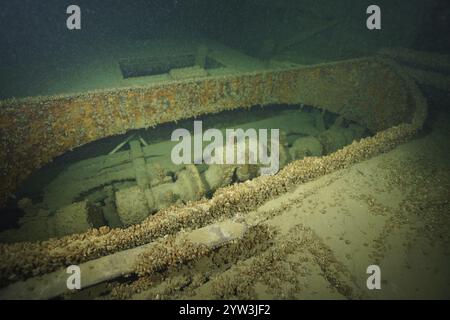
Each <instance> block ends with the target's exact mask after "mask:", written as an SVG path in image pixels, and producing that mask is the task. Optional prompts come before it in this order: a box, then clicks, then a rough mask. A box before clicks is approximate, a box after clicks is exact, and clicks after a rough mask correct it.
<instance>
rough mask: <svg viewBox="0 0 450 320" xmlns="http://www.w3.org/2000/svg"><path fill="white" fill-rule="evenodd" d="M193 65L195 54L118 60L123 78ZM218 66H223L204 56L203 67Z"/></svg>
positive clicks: (150, 74) (159, 73)
mask: <svg viewBox="0 0 450 320" xmlns="http://www.w3.org/2000/svg"><path fill="white" fill-rule="evenodd" d="M195 65H196V56H195V54H185V55H174V56H161V57H149V58H138V59H124V60H121V61H120V62H119V67H120V71H121V72H122V76H123V77H124V79H127V78H135V77H143V76H154V75H161V74H164V73H168V72H170V70H172V69H180V68H188V67H193V66H195ZM220 67H223V64H221V63H220V62H218V61H216V60H214V59H212V58H211V57H206V59H205V69H216V68H220Z"/></svg>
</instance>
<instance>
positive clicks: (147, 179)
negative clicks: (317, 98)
mask: <svg viewBox="0 0 450 320" xmlns="http://www.w3.org/2000/svg"><path fill="white" fill-rule="evenodd" d="M236 119H239V120H236ZM195 120H202V122H203V123H204V126H205V128H204V129H205V130H206V129H208V128H211V127H217V128H218V129H220V130H222V132H224V136H225V130H226V128H232V129H238V128H241V129H243V130H244V131H245V130H247V129H255V130H259V129H269V130H270V129H279V130H280V144H279V153H280V163H279V167H280V168H282V167H284V166H285V165H287V164H288V163H290V162H292V161H294V160H300V159H303V158H305V157H312V156H314V157H320V156H323V155H326V154H330V153H332V152H334V151H336V150H338V149H341V148H342V147H344V146H345V145H348V144H350V143H351V142H353V141H354V140H359V139H361V138H363V137H366V136H368V135H369V134H370V131H369V130H368V129H367V128H365V127H364V126H362V125H360V124H357V123H355V122H353V121H349V120H346V119H345V118H344V117H342V116H339V115H337V114H333V113H330V112H327V111H325V110H320V109H317V108H313V107H308V106H304V105H297V106H268V107H264V108H261V107H258V106H257V107H253V108H251V109H248V110H236V111H226V112H222V113H219V114H217V115H212V116H206V117H202V118H199V119H195ZM193 121H194V119H189V120H185V121H182V122H180V123H178V124H169V125H163V126H159V127H157V128H155V129H147V130H135V131H131V132H128V133H127V134H125V135H121V136H117V137H114V138H106V139H102V140H100V141H96V142H93V143H91V144H88V145H86V146H83V147H81V148H78V149H77V150H74V151H72V152H69V153H68V154H65V155H63V156H61V157H59V158H57V159H55V160H54V161H53V162H52V163H51V164H50V165H48V166H46V167H44V168H43V169H41V170H39V171H37V172H35V173H34V174H33V175H32V176H31V177H30V178H29V179H28V180H27V181H26V182H25V183H24V184H23V186H22V187H21V188H20V189H19V191H18V192H17V195H16V199H17V201H16V203H14V205H15V208H14V210H11V209H10V210H11V211H10V212H13V213H14V214H15V216H16V221H15V228H9V229H7V230H3V231H2V232H1V233H0V240H1V241H2V242H18V241H36V240H46V239H49V238H52V237H62V236H65V235H70V234H75V233H83V232H86V231H88V230H89V229H92V228H100V227H109V228H125V227H129V226H131V225H134V224H138V223H141V222H142V221H143V220H144V219H146V218H147V217H148V216H150V215H152V214H154V213H156V212H157V211H158V210H160V209H163V208H167V207H169V206H170V205H173V204H177V205H182V204H185V203H187V202H188V201H195V200H199V199H201V198H204V197H206V198H210V197H211V196H212V195H213V194H214V192H215V191H216V190H218V189H219V188H221V187H225V186H228V185H231V184H234V183H240V182H245V181H248V180H250V179H253V178H255V177H257V176H258V175H260V170H259V169H260V168H259V165H256V164H245V165H242V164H236V165H231V164H226V165H219V164H217V165H207V164H196V165H194V164H192V165H177V164H174V163H173V162H172V161H171V150H172V148H173V147H174V146H175V144H176V142H173V141H170V139H171V131H173V130H175V129H176V128H187V129H189V130H192V126H193ZM245 144H246V145H245V146H244V147H246V148H247V151H248V148H249V146H250V141H248V140H247V141H246V142H245ZM247 161H248V158H247Z"/></svg>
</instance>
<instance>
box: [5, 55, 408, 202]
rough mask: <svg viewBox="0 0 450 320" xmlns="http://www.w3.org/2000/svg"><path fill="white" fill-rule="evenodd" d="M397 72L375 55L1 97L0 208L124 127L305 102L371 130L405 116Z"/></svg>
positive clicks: (404, 95)
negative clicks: (34, 180) (55, 162)
mask: <svg viewBox="0 0 450 320" xmlns="http://www.w3.org/2000/svg"><path fill="white" fill-rule="evenodd" d="M409 102H410V97H409V93H408V92H407V90H405V88H404V83H403V80H402V78H401V77H399V76H398V74H397V73H396V72H395V71H394V70H392V68H391V67H390V66H389V65H388V64H385V63H384V62H383V61H382V60H380V59H376V58H366V59H358V60H349V61H343V62H338V63H332V64H324V65H316V66H309V67H299V68H294V69H286V70H273V71H266V72H259V73H246V74H238V75H233V76H221V77H206V78H203V79H198V80H186V81H171V82H167V83H163V84H158V85H151V86H144V87H133V88H128V89H116V90H108V91H95V92H88V93H83V94H79V95H68V96H53V97H36V98H26V99H21V100H5V101H1V102H0V143H1V149H0V179H1V186H0V207H2V206H4V205H5V203H6V200H7V198H8V197H9V196H10V195H12V194H13V193H14V192H15V190H16V189H17V187H18V186H19V185H20V184H21V183H22V182H23V181H24V180H25V178H26V177H27V176H28V175H29V174H31V173H32V172H33V171H35V170H37V169H39V168H41V167H42V166H43V165H45V164H47V163H48V162H50V161H51V160H52V159H53V158H55V157H57V156H59V155H61V154H63V153H64V152H66V151H68V150H71V149H73V148H75V147H78V146H81V145H84V144H86V143H89V142H92V141H95V140H97V139H100V138H104V137H107V136H111V135H117V134H122V133H125V132H126V131H127V130H131V129H139V128H148V127H152V126H156V125H158V124H161V123H165V122H170V121H176V120H180V119H186V118H190V117H194V116H199V115H203V114H208V113H216V112H219V111H223V110H231V109H235V108H240V107H251V106H254V105H268V104H298V103H304V104H308V105H312V106H319V107H321V108H324V109H327V110H329V111H331V112H336V113H340V114H342V115H344V116H345V117H347V118H348V119H351V120H355V121H357V122H360V123H362V124H365V125H367V127H368V128H369V129H371V130H373V131H378V130H382V129H386V128H388V127H391V126H393V125H396V124H399V123H401V122H404V121H405V120H408V117H409V115H410V114H411V113H412V110H410V108H411V107H410V104H409Z"/></svg>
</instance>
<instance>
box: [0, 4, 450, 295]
mask: <svg viewBox="0 0 450 320" xmlns="http://www.w3.org/2000/svg"><path fill="white" fill-rule="evenodd" d="M131 2H133V1H131ZM193 2H194V3H195V4H187V2H184V1H179V3H178V2H176V3H175V4H174V5H173V4H170V5H169V4H159V2H158V1H156V3H158V5H156V4H154V6H155V7H151V8H147V7H146V9H145V10H147V11H145V10H144V9H143V7H142V6H144V7H145V5H143V4H142V3H141V2H139V1H137V3H138V4H135V5H130V7H134V9H130V10H124V12H122V13H121V14H119V13H116V12H115V11H114V10H113V9H112V8H113V7H114V5H117V6H119V8H120V5H119V4H114V5H113V6H111V7H109V8H105V7H102V5H100V7H95V6H94V7H92V8H91V6H90V5H89V4H88V3H87V2H86V3H84V1H80V3H81V4H80V7H81V8H82V9H83V6H85V7H86V8H89V10H87V11H86V12H87V13H86V18H83V19H86V20H87V21H88V22H87V27H86V28H87V29H88V30H87V31H85V30H83V29H82V30H81V31H80V35H78V36H77V35H74V34H72V35H66V34H65V33H64V36H61V37H62V38H61V39H58V40H54V41H55V42H54V43H53V42H52V43H53V44H54V45H55V46H58V49H55V50H53V51H51V50H50V51H45V50H43V51H42V52H36V54H35V56H33V57H32V58H30V57H29V55H30V53H29V52H24V51H25V50H24V51H20V50H18V49H17V50H15V49H14V44H17V43H18V42H20V41H21V40H20V39H21V38H20V37H19V36H17V39H13V38H14V37H13V36H11V35H4V36H5V41H6V42H5V43H8V44H10V45H9V46H8V49H7V50H9V51H10V52H5V53H4V56H5V59H6V60H5V61H7V59H10V61H9V63H7V62H5V63H4V64H3V63H2V66H1V71H2V76H1V79H0V87H1V88H0V133H1V135H0V142H1V150H0V170H1V185H0V297H1V298H2V299H404V298H407V299H414V298H437V299H448V298H449V297H450V272H449V270H450V267H449V266H450V249H449V248H450V230H449V226H450V210H449V209H450V206H449V199H448V194H449V190H450V189H449V183H450V179H449V178H450V170H449V169H450V168H449V163H450V162H449V161H448V158H449V156H450V148H449V145H448V134H449V133H450V130H449V128H450V126H449V124H448V121H447V120H448V116H449V115H448V103H449V91H450V90H449V89H450V55H449V53H448V47H446V46H447V45H448V43H446V42H445V40H442V39H440V38H439V37H438V35H434V36H435V37H436V38H432V36H431V35H430V34H431V33H430V29H432V30H438V29H439V28H443V25H445V24H448V20H445V19H444V18H442V12H446V13H447V14H448V13H449V12H450V11H449V9H448V8H447V7H446V6H445V5H443V2H442V1H438V0H436V1H429V2H427V4H425V3H422V2H421V1H413V2H414V4H412V5H411V7H413V8H414V9H410V10H406V12H405V11H404V10H403V9H405V8H404V7H403V6H402V5H401V4H400V2H401V1H379V2H380V7H382V8H383V7H385V8H386V20H383V21H386V24H385V26H384V27H383V28H384V29H383V32H384V33H382V32H381V31H380V32H378V33H377V32H375V33H370V32H368V31H367V29H366V26H365V23H363V22H364V19H365V18H366V16H365V9H364V8H365V7H367V6H366V3H365V1H358V4H356V2H355V1H350V0H348V1H342V3H340V4H335V3H333V4H330V2H328V1H274V2H272V1H251V0H247V1H242V2H239V4H238V2H237V1H230V3H228V4H225V3H221V2H217V1H212V2H214V6H213V5H212V4H211V3H209V4H207V1H193ZM216 2H217V3H216ZM114 3H115V2H114ZM122 5H123V4H122ZM55 6H56V8H57V9H58V8H59V7H58V5H56V4H55ZM59 6H61V5H59ZM172 6H174V7H172ZM38 7H39V5H37V7H36V8H34V9H35V10H38V9H39V8H38ZM212 7H214V8H212ZM407 8H410V7H409V6H408V7H407ZM122 9H123V8H122ZM388 9H389V10H388ZM15 10H19V8H12V9H11V8H10V11H8V10H7V11H6V12H7V13H10V14H12V13H14V12H15ZM55 10H56V9H55ZM102 10H106V13H105V14H104V15H100V16H101V18H100V22H98V23H100V25H101V23H106V22H105V21H107V20H108V17H107V16H108V14H110V15H112V17H116V18H121V20H120V21H121V22H117V25H118V26H117V27H116V26H115V27H109V29H108V28H105V29H104V30H103V31H102V32H103V33H101V32H100V31H99V32H100V33H99V34H98V35H97V36H91V35H90V33H89V32H90V30H92V28H94V27H93V25H91V24H92V23H93V22H89V21H91V20H89V18H91V17H92V18H93V17H95V16H96V15H99V12H101V11H102ZM108 10H109V11H108ZM117 10H118V11H120V10H119V9H117ZM143 10H144V11H145V12H142V13H140V12H141V11H143ZM361 10H362V11H361ZM446 10H447V11H446ZM149 11H151V12H153V16H152V17H155V21H156V22H155V21H148V20H146V19H144V17H145V13H148V12H149ZM51 12H52V11H51ZM51 12H50V13H49V15H50V16H52V15H51V14H52V13H51ZM55 12H56V11H55ZM361 12H362V17H363V18H364V19H362V18H361V19H360V20H361V21H363V22H361V21H360V20H358V19H356V16H358V14H361ZM143 16H144V17H143ZM250 16H252V19H251V18H250ZM430 16H433V17H435V19H431V18H430ZM83 17H84V16H83ZM130 17H131V19H127V18H130ZM133 17H136V21H135V22H134V24H137V25H139V27H140V29H139V30H138V31H133V30H135V29H133V28H135V26H134V24H133V22H131V21H130V20H132V18H133ZM399 17H401V18H399ZM102 19H103V20H102ZM113 20H114V19H113ZM83 21H84V20H83ZM263 21H264V22H265V23H262V22H263ZM411 21H414V23H412V22H411ZM430 21H433V22H432V23H433V26H431V22H430ZM113 25H114V24H113ZM130 25H131V27H130ZM119 26H120V27H119ZM155 26H157V27H155ZM63 27H64V25H63ZM127 28H131V29H127ZM433 28H434V29H433ZM50 29H51V28H50ZM117 29H121V30H122V29H124V30H128V33H127V32H124V33H123V34H121V35H120V36H118V37H117V38H116V37H115V35H114V36H113V34H114V33H115V32H116V31H117ZM385 29H386V31H384V30H385ZM394 29H395V30H394ZM11 30H13V29H11ZM57 30H59V29H57ZM155 30H157V31H155ZM194 30H195V31H194ZM224 30H226V32H225V31H224ZM2 32H4V31H2ZM2 36H3V33H2ZM71 36H73V37H79V38H77V39H76V41H75V43H71V40H68V38H70V37H71ZM41 37H43V38H45V34H44V33H43V34H42V35H41ZM36 41H39V40H36ZM16 42H17V43H16ZM62 43H64V45H62ZM27 45H29V46H33V45H35V44H33V43H28V44H27ZM48 45H49V46H50V44H48ZM40 55H41V56H40ZM195 121H202V123H203V128H204V130H206V129H218V130H219V132H221V133H223V134H224V135H225V132H226V130H228V129H237V128H241V129H244V130H247V129H255V130H260V129H269V130H270V129H279V131H280V139H279V146H278V148H279V171H278V172H277V173H276V174H274V175H263V174H261V165H259V164H226V165H219V164H207V163H200V164H183V165H180V164H174V163H173V161H172V160H171V151H172V150H173V148H174V146H175V145H176V144H177V142H176V141H173V140H171V134H172V133H173V132H174V130H176V129H179V128H185V129H187V130H189V131H193V130H194V129H193V125H194V122H195ZM192 139H194V137H193V138H192ZM251 139H252V138H249V139H248V140H244V150H245V152H246V153H250V151H249V150H248V148H249V145H250V142H251ZM246 142H248V144H245V143H246ZM206 145H207V143H206V142H205V141H203V144H202V148H204V147H205V146H206ZM270 152H272V151H270ZM70 265H78V266H79V267H80V268H81V272H82V274H83V278H82V279H83V280H82V283H83V289H81V290H75V291H71V290H68V289H67V287H66V280H65V279H66V278H67V273H66V268H67V267H68V266H70ZM371 265H378V266H380V268H381V269H382V270H383V280H382V282H381V285H382V288H383V289H382V290H368V289H367V287H366V280H367V277H368V274H367V272H366V270H367V267H368V266H371ZM419 275H420V276H419Z"/></svg>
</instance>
